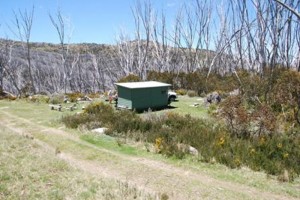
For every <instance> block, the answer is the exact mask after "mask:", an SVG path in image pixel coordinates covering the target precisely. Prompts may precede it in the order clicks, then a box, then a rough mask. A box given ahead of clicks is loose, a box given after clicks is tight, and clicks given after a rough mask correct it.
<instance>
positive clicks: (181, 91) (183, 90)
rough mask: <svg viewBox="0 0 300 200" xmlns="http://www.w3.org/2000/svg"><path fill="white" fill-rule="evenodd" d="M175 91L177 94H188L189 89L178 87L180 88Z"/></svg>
mask: <svg viewBox="0 0 300 200" xmlns="http://www.w3.org/2000/svg"><path fill="white" fill-rule="evenodd" d="M175 92H176V94H178V95H186V93H187V90H185V89H178V90H176V91H175Z"/></svg>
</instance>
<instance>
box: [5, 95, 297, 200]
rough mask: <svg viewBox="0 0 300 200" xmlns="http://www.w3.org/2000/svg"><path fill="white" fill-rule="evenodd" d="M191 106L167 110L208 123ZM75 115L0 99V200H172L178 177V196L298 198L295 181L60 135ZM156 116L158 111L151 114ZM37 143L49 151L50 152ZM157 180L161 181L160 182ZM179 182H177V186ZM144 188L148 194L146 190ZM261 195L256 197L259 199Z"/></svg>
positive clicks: (85, 135)
mask: <svg viewBox="0 0 300 200" xmlns="http://www.w3.org/2000/svg"><path fill="white" fill-rule="evenodd" d="M198 101H199V100H198V98H188V97H179V101H178V102H174V103H172V106H174V107H177V108H174V109H171V110H172V111H174V112H179V113H181V114H190V115H191V116H195V117H207V111H206V108H205V107H202V106H199V107H191V106H190V105H193V103H196V102H198ZM200 105H201V103H200ZM75 112H77V111H73V112H71V111H63V112H58V111H51V110H50V108H49V106H48V105H47V104H43V103H30V102H26V101H24V100H18V101H0V121H1V122H2V123H3V124H2V126H1V124H0V152H1V154H0V199H18V198H21V199H39V198H44V199H124V197H125V199H134V198H137V199H157V198H160V197H162V196H161V194H164V192H166V194H168V195H167V196H169V197H171V198H170V199H176V198H174V193H176V190H175V188H174V187H172V183H173V182H174V183H176V181H178V180H177V178H178V177H179V176H181V175H180V174H182V173H183V175H182V176H184V175H185V173H187V175H188V174H189V173H190V174H193V176H191V177H190V176H184V178H183V179H180V181H181V182H182V183H184V184H185V185H184V186H181V187H182V188H185V191H184V192H183V193H187V192H188V191H189V189H187V188H190V190H191V192H190V193H188V194H187V195H186V196H183V197H184V198H186V197H188V195H194V193H195V191H194V190H195V188H194V187H196V186H195V185H193V184H196V185H197V187H200V188H201V189H200V190H201V191H202V193H201V194H203V195H201V196H202V197H203V198H204V199H212V198H213V199H224V198H225V199H253V197H260V198H258V199H274V197H275V199H276V198H277V197H278V198H277V199H290V198H300V190H299V188H300V179H299V178H297V179H296V180H295V181H294V182H293V183H281V182H278V181H277V179H276V177H273V176H267V175H266V174H265V173H263V172H253V171H251V170H249V169H248V168H245V167H242V168H241V169H234V170H233V169H229V168H227V167H225V166H223V165H219V164H207V163H201V162H197V161H196V160H195V158H194V157H188V158H186V159H184V160H177V159H173V158H169V159H167V158H165V157H163V156H162V155H160V154H154V153H149V152H147V151H146V149H145V148H144V145H143V144H139V145H136V144H133V145H131V143H130V142H126V143H124V144H122V145H118V142H117V141H116V139H115V138H111V137H108V136H98V137H90V135H91V133H90V132H88V131H82V130H81V131H80V130H69V129H66V128H65V127H64V126H63V125H62V124H61V123H60V122H59V121H60V119H61V117H62V116H63V115H68V114H73V113H75ZM161 112H165V110H162V111H158V112H157V113H161ZM153 113H156V112H153ZM10 127H11V128H10ZM18 132H21V133H22V134H20V133H18ZM28 135H32V137H33V138H34V140H32V139H31V137H30V136H28ZM95 138H96V139H95ZM38 141H41V142H42V143H40V142H38ZM43 144H46V146H50V150H49V149H47V148H45V145H43ZM89 144H90V145H89ZM57 151H58V152H63V153H64V154H65V155H72V159H73V161H72V160H71V161H72V162H71V161H70V162H71V163H72V164H70V162H67V161H66V160H64V159H61V158H60V157H59V156H58V155H56V152H57ZM76 163H83V164H86V166H87V169H88V170H87V171H85V170H84V171H82V170H83V169H82V168H80V167H74V166H73V165H75V166H76ZM145 163H146V164H145ZM97 166H99V167H102V168H101V170H100V171H99V172H97V176H95V175H93V174H91V173H89V171H91V170H89V169H94V168H95V171H96V170H99V169H98V168H97ZM110 167H111V168H112V169H110ZM152 167H153V168H152ZM169 169H173V170H169ZM112 170H115V171H112ZM173 171H174V172H173ZM176 171H178V174H177V172H176ZM102 172H105V173H107V174H113V176H112V177H113V178H112V177H110V176H102V175H103V174H102ZM138 172H139V173H138ZM95 173H96V172H95ZM143 173H144V174H143ZM159 174H161V175H162V176H160V175H159ZM164 174H165V175H166V178H163V177H164ZM172 174H173V175H172ZM131 176H136V179H137V180H138V181H140V182H141V183H143V184H144V185H145V186H144V187H143V189H140V188H139V187H135V184H137V183H140V182H136V181H137V180H130V177H131ZM176 176H178V177H176ZM197 176H199V177H200V178H197ZM153 177H157V178H156V179H153ZM201 177H202V178H203V177H206V178H208V180H209V181H212V183H210V182H209V181H208V182H207V181H206V180H201ZM127 179H128V180H130V181H129V183H130V184H129V183H128V184H127V181H126V180H127ZM143 179H145V180H143ZM189 179H191V180H189ZM146 180H148V182H147V181H146ZM144 181H146V183H147V184H146V183H145V182H144ZM169 181H171V182H170V183H169ZM185 181H187V182H185ZM214 181H215V183H214ZM132 182H133V183H134V184H132ZM181 182H178V183H177V184H178V188H180V183H181ZM159 184H162V185H159ZM189 184H191V185H189ZM140 185H142V184H140ZM168 185H169V187H170V188H168V187H167V186H168ZM226 185H229V187H227V186H226ZM231 185H233V187H232V189H231ZM148 187H149V188H151V191H150V192H149V191H147V192H146V191H145V188H146V189H148ZM217 188H222V189H217ZM153 190H154V192H153ZM172 190H174V191H172ZM232 190H233V191H232ZM240 190H242V191H240ZM244 190H245V191H244ZM247 191H255V192H257V194H252V193H251V192H247ZM260 193H263V194H262V195H261V196H260ZM176 194H177V193H176ZM204 194H205V195H204ZM172 195H173V196H172ZM252 195H253V196H252ZM255 195H256V196H255ZM277 195H279V196H277ZM172 197H173V198H172ZM192 197H193V196H191V198H190V199H193V198H192Z"/></svg>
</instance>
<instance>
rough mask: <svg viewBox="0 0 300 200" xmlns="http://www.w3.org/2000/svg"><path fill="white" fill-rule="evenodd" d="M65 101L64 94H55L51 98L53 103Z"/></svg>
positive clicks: (50, 100)
mask: <svg viewBox="0 0 300 200" xmlns="http://www.w3.org/2000/svg"><path fill="white" fill-rule="evenodd" d="M63 102H64V95H63V94H54V95H52V96H51V97H50V99H49V103H51V104H62V103H63Z"/></svg>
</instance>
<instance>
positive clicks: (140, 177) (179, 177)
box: [0, 110, 293, 200]
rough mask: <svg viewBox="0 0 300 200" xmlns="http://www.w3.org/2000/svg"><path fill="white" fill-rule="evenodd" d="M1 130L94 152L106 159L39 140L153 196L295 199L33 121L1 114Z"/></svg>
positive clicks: (87, 169)
mask: <svg viewBox="0 0 300 200" xmlns="http://www.w3.org/2000/svg"><path fill="white" fill-rule="evenodd" d="M0 113H1V115H0V116H2V117H0V126H3V127H5V128H7V129H9V130H11V131H12V132H14V133H17V134H22V135H25V136H26V137H32V139H33V136H32V135H31V134H29V130H28V128H26V127H30V132H31V133H34V132H39V133H43V134H51V135H55V136H57V137H59V138H60V139H61V140H71V141H72V142H74V143H77V144H80V145H83V146H85V147H86V148H91V149H93V150H94V151H95V152H96V153H99V154H102V155H106V156H104V157H101V158H103V159H94V160H88V159H84V158H83V157H80V156H78V155H74V154H72V153H70V152H57V149H55V148H56V147H55V146H53V144H48V143H46V142H44V141H41V140H37V139H36V138H34V139H35V140H36V141H37V142H38V143H40V144H41V146H43V147H44V148H46V149H47V151H48V152H49V153H57V155H58V157H59V158H61V159H63V160H64V161H66V162H67V163H69V164H70V166H73V167H75V168H78V169H80V170H82V171H83V172H84V173H90V174H92V175H94V176H100V177H103V178H108V179H115V180H118V181H124V182H127V183H129V184H130V185H132V186H134V187H136V188H138V189H139V190H142V191H145V192H147V193H152V194H166V195H168V197H169V198H170V199H268V200H269V199H280V200H282V199H283V200H284V199H293V198H291V197H289V196H282V195H278V194H274V193H270V192H265V191H261V190H259V189H257V188H253V187H250V186H245V185H241V184H237V183H233V182H228V181H223V180H218V179H215V178H213V177H210V176H208V175H206V174H204V173H202V172H201V171H196V170H193V169H183V168H181V167H176V166H173V165H171V164H166V163H164V162H162V161H156V160H151V159H149V158H141V157H136V156H128V155H123V154H121V153H117V152H114V151H111V150H107V149H104V148H99V147H96V146H94V145H92V144H90V143H88V142H85V141H82V140H80V139H79V138H78V137H76V136H74V135H71V134H69V133H68V132H65V131H63V130H57V129H54V128H49V127H46V126H42V125H39V124H36V123H34V122H32V121H30V120H27V119H24V118H20V117H18V116H14V115H12V114H10V113H8V112H6V111H4V110H0Z"/></svg>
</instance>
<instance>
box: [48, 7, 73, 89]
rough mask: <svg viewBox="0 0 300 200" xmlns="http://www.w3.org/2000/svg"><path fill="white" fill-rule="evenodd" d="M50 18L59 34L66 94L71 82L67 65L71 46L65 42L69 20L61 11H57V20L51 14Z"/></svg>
mask: <svg viewBox="0 0 300 200" xmlns="http://www.w3.org/2000/svg"><path fill="white" fill-rule="evenodd" d="M49 18H50V20H51V22H52V25H53V26H54V28H55V29H56V32H57V34H58V38H59V42H60V54H61V65H62V68H63V74H62V84H63V90H64V93H67V85H68V80H70V70H69V69H68V65H67V57H68V55H69V45H68V43H66V41H65V39H66V38H65V37H66V35H65V34H66V31H67V30H66V29H67V26H69V25H70V24H68V22H67V19H66V18H65V17H63V15H62V13H61V11H60V10H58V11H57V13H56V19H55V18H54V17H53V16H52V15H51V14H49ZM67 37H68V38H70V37H71V32H70V33H69V35H67Z"/></svg>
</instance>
